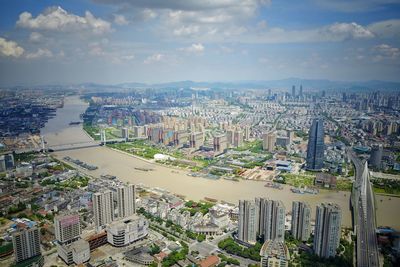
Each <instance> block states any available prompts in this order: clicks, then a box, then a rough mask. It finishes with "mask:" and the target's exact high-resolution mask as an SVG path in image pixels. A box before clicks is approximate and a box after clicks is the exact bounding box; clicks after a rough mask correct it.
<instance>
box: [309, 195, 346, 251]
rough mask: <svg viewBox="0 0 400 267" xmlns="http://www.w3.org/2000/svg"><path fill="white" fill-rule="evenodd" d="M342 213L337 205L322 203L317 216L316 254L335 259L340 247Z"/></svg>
mask: <svg viewBox="0 0 400 267" xmlns="http://www.w3.org/2000/svg"><path fill="white" fill-rule="evenodd" d="M341 220H342V212H341V210H340V207H339V206H338V205H337V204H332V203H322V204H320V205H318V206H317V210H316V214H315V230H314V253H315V254H316V255H318V256H319V257H322V258H329V257H334V256H335V255H336V249H337V248H338V247H339V242H340V235H341Z"/></svg>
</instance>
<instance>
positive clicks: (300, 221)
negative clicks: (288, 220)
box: [291, 201, 311, 241]
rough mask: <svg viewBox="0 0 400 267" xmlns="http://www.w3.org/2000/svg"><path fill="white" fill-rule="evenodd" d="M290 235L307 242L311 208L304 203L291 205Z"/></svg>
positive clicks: (296, 202)
mask: <svg viewBox="0 0 400 267" xmlns="http://www.w3.org/2000/svg"><path fill="white" fill-rule="evenodd" d="M291 231H292V235H293V237H294V238H296V239H298V240H301V241H307V240H308V239H309V238H310V233H311V207H310V205H309V204H308V203H306V202H301V201H293V203H292V229H291Z"/></svg>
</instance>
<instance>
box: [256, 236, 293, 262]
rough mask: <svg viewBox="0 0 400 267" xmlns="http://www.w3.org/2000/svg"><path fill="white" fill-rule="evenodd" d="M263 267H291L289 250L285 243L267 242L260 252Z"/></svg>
mask: <svg viewBox="0 0 400 267" xmlns="http://www.w3.org/2000/svg"><path fill="white" fill-rule="evenodd" d="M260 256H261V262H260V266H261V267H287V266H288V265H289V259H290V258H289V249H288V248H287V246H286V245H285V243H284V242H283V241H279V240H267V241H265V242H264V244H263V246H262V247H261V250H260Z"/></svg>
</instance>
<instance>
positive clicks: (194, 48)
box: [180, 43, 205, 54]
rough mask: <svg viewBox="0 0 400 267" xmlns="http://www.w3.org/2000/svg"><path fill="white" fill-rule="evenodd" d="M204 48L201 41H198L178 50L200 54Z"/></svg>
mask: <svg viewBox="0 0 400 267" xmlns="http://www.w3.org/2000/svg"><path fill="white" fill-rule="evenodd" d="M204 49H205V47H204V45H202V44H201V43H198V44H192V45H191V46H189V47H184V48H181V49H180V50H181V51H185V52H189V53H195V54H201V53H203V52H204Z"/></svg>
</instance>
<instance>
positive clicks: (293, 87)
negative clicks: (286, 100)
mask: <svg viewBox="0 0 400 267" xmlns="http://www.w3.org/2000/svg"><path fill="white" fill-rule="evenodd" d="M295 97H296V86H294V85H293V86H292V98H295Z"/></svg>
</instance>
